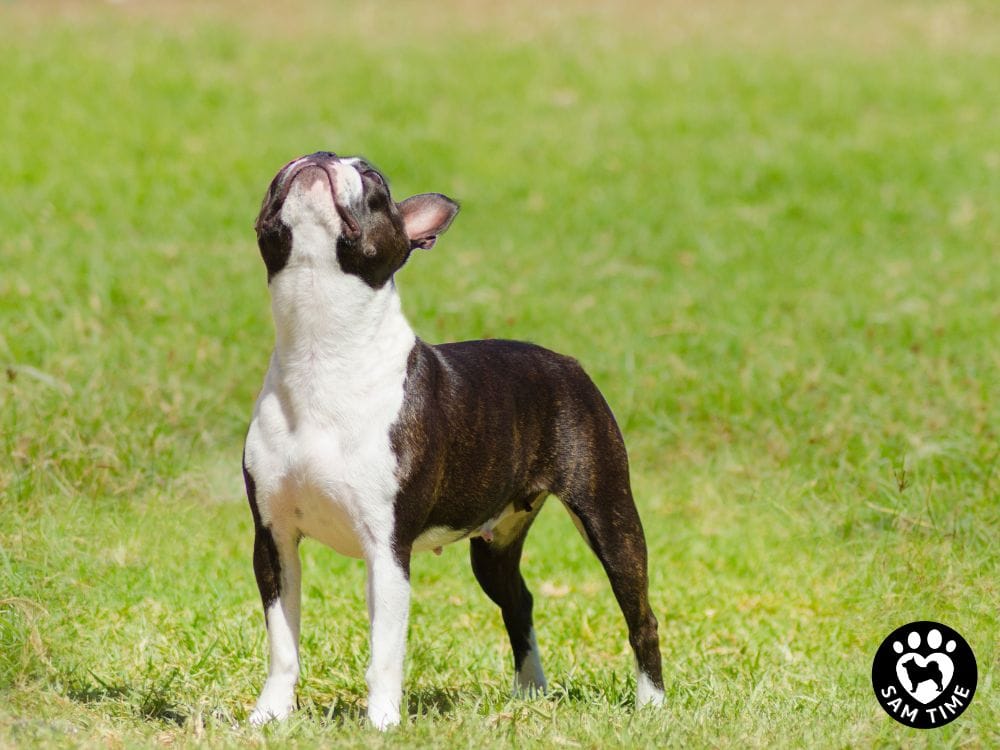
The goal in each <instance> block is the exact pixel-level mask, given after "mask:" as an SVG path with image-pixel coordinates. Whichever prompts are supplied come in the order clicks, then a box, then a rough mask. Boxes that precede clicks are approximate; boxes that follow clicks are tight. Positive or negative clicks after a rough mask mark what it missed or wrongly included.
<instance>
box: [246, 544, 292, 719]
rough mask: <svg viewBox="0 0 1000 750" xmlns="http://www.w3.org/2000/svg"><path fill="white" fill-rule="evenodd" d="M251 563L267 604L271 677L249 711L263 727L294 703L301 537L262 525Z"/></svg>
mask: <svg viewBox="0 0 1000 750" xmlns="http://www.w3.org/2000/svg"><path fill="white" fill-rule="evenodd" d="M253 565H254V572H255V573H256V576H257V585H258V587H259V588H260V595H261V599H262V600H263V603H264V620H265V623H266V624H267V643H268V651H269V652H270V653H269V657H270V658H269V659H268V672H267V681H266V682H265V683H264V688H263V689H262V690H261V691H260V697H259V698H258V699H257V705H256V707H255V708H254V710H253V713H251V714H250V723H251V724H254V725H256V726H260V725H261V724H264V723H266V722H268V721H271V720H272V719H284V718H285V717H287V716H288V715H289V714H290V713H291V712H292V710H294V708H295V684H296V683H297V682H298V680H299V607H300V600H301V578H302V575H301V564H300V562H299V550H298V540H297V538H296V537H295V535H293V534H291V533H279V532H277V531H276V530H274V529H269V528H266V527H264V526H258V527H257V532H256V538H255V540H254V552H253Z"/></svg>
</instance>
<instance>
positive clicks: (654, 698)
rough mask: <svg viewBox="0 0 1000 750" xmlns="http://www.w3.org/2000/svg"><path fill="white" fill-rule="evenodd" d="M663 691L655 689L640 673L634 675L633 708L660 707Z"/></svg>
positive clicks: (644, 675) (643, 674)
mask: <svg viewBox="0 0 1000 750" xmlns="http://www.w3.org/2000/svg"><path fill="white" fill-rule="evenodd" d="M662 705H663V690H662V689H661V688H658V687H656V685H654V684H653V681H652V680H651V679H649V677H647V676H646V674H645V673H644V672H642V671H640V672H639V674H638V675H636V681H635V707H636V708H642V707H643V706H662Z"/></svg>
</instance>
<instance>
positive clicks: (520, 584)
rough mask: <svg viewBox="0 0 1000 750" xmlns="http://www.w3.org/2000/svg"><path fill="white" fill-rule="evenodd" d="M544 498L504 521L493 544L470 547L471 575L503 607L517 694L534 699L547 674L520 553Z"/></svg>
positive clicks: (482, 542)
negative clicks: (539, 648)
mask: <svg viewBox="0 0 1000 750" xmlns="http://www.w3.org/2000/svg"><path fill="white" fill-rule="evenodd" d="M544 497H545V496H544V495H540V496H538V497H536V498H534V500H533V502H530V503H525V504H524V505H525V507H526V508H527V510H526V511H522V512H518V513H514V514H513V515H512V516H510V517H508V518H506V519H504V521H503V522H501V523H500V524H499V525H498V526H497V527H496V528H495V529H494V530H493V533H492V535H491V536H492V540H491V541H486V539H485V538H478V537H477V538H474V539H472V540H471V543H470V547H469V550H470V557H471V559H472V572H473V573H474V574H475V576H476V580H477V581H479V585H480V586H482V588H483V591H485V592H486V595H487V596H488V597H489V598H490V599H492V600H493V602H494V603H495V604H496V605H497V606H498V607H500V613H501V615H502V617H503V624H504V626H505V627H506V628H507V635H508V637H509V638H510V646H511V649H512V650H513V652H514V692H515V694H519V695H534V694H537V693H544V692H545V690H546V687H547V686H546V683H545V673H544V672H543V671H542V662H541V659H540V658H539V655H538V642H537V640H536V639H535V629H534V626H533V623H532V597H531V592H529V591H528V587H527V586H526V585H525V583H524V578H523V577H522V576H521V570H520V565H521V551H522V550H523V549H524V539H525V537H526V536H527V534H528V529H529V528H530V527H531V523H532V522H533V521H534V520H535V517H536V516H537V515H538V511H539V510H541V506H542V504H543V503H544Z"/></svg>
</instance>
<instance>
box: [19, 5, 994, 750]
mask: <svg viewBox="0 0 1000 750" xmlns="http://www.w3.org/2000/svg"><path fill="white" fill-rule="evenodd" d="M827 5H828V4H824V3H820V2H819V1H818V0H816V1H815V2H808V3H805V4H803V3H794V4H793V3H780V2H776V1H775V0H768V1H767V2H762V3H754V4H746V7H744V5H743V4H739V3H735V2H713V3H710V4H708V5H705V4H696V3H685V2H677V3H673V4H667V5H665V6H661V5H659V4H653V3H648V4H643V3H639V4H636V5H634V6H630V7H629V9H627V10H625V9H623V10H618V11H615V10H610V9H607V8H601V7H596V6H590V5H587V4H586V3H583V2H576V3H570V4H556V5H553V6H552V7H549V6H540V5H538V4H530V3H525V2H517V3H514V4H508V5H504V6H503V7H502V8H500V9H496V8H491V6H488V5H486V4H478V3H463V2H457V1H456V2H446V3H444V4H440V3H439V4H435V5H434V6H433V7H434V10H433V11H428V10H427V7H429V6H420V5H417V4H415V3H401V4H397V5H393V6H392V7H391V8H390V7H388V6H386V7H383V6H380V5H373V6H368V5H365V6H360V7H354V6H348V5H344V4H341V3H336V4H333V5H330V4H326V3H322V4H321V3H316V4H310V3H307V2H304V1H303V2H299V3H296V4H294V5H292V6H290V7H288V6H283V7H284V8H285V9H284V10H279V9H274V10H270V11H265V10H258V11H252V12H248V11H247V10H246V9H244V8H242V7H241V6H237V4H235V3H233V4H227V3H221V4H217V5H216V6H214V7H213V8H212V9H203V8H200V7H199V6H197V5H193V4H190V5H189V4H175V5H169V6H167V7H147V6H145V5H139V6H138V7H133V4H131V3H129V4H123V5H121V6H118V5H110V4H109V5H100V6H95V7H91V6H90V5H88V4H78V3H64V4H52V5H45V6H43V8H42V9H39V8H37V7H36V6H35V5H34V4H28V3H19V2H8V3H4V4H2V5H0V43H2V47H3V50H4V52H3V55H2V56H0V81H3V83H4V86H3V88H4V92H3V97H2V105H0V137H2V141H0V142H2V146H0V194H2V196H3V200H2V201H0V229H2V232H0V259H2V270H0V364H2V365H4V368H5V375H4V374H3V373H0V441H2V450H3V460H2V461H0V511H2V512H0V746H10V747H19V748H20V747H34V746H52V747H62V746H94V747H135V746H159V745H169V746H173V747H179V746H199V745H203V744H204V745H208V746H218V747H223V746H264V745H274V746H279V747H284V746H300V747H314V746H317V745H319V744H321V743H322V744H323V746H336V747H340V746H344V747H369V746H385V747H413V746H417V747H423V746H426V747H484V746H494V745H497V746H507V745H514V746H519V747H521V746H523V747H551V746H565V747H610V746H626V747H654V746H655V747H659V746H685V747H690V746H713V747H746V746H761V747H763V746H768V747H770V746H788V747H799V746H822V747H845V746H859V747H867V746H872V745H876V746H886V747H898V746H925V745H926V746H938V745H940V746H963V747H967V746H968V747H977V746H982V747H986V746H997V745H998V744H1000V733H998V729H997V727H998V726H1000V699H998V696H997V680H996V675H997V667H998V660H1000V650H998V630H1000V629H998V612H1000V545H998V538H1000V502H998V495H1000V477H998V471H997V469H998V462H1000V449H998V442H1000V441H998V438H1000V409H998V406H997V401H998V398H1000V333H998V331H1000V272H998V268H1000V209H998V207H1000V138H998V131H997V123H998V122H1000V78H998V77H997V75H996V70H998V69H1000V13H998V10H997V7H996V6H995V5H994V4H992V3H987V2H948V3H940V4H938V3H927V2H916V1H914V2H902V1H901V0H898V1H894V0H881V1H880V2H864V3H862V2H846V3H838V4H829V5H833V6H835V7H827ZM320 148H326V149H334V150H336V151H338V152H341V153H363V154H365V155H366V156H368V157H369V158H371V159H372V160H373V161H374V162H375V163H377V164H378V165H380V166H381V167H382V168H383V169H384V170H385V171H386V172H387V174H388V175H389V176H390V178H392V180H393V188H394V191H395V193H396V194H397V196H403V195H406V194H409V193H412V192H419V191H425V190H438V191H441V192H445V193H448V194H449V195H452V196H454V197H456V198H458V199H460V200H461V201H462V202H463V212H462V214H461V215H460V216H459V218H458V220H457V221H456V223H455V225H454V227H453V228H452V230H451V231H450V232H449V234H448V235H447V236H446V237H445V238H444V239H442V241H441V242H440V243H439V244H438V246H437V247H436V248H435V249H434V250H433V251H431V252H428V253H420V254H418V255H417V256H416V257H414V258H413V260H412V262H411V264H410V265H409V266H408V267H407V268H405V269H404V270H403V271H402V272H401V273H400V275H399V277H398V282H399V284H400V288H401V292H402V296H403V301H404V305H405V307H406V310H407V312H408V314H409V316H410V319H411V322H412V323H413V325H414V327H415V328H416V330H417V331H418V333H420V334H421V335H422V336H423V337H424V338H425V339H427V340H430V341H434V342H437V341H444V340H457V339H462V338H473V337H483V336H496V337H512V338H523V339H530V340H533V341H535V342H538V343H541V344H543V345H546V346H549V347H551V348H555V349H558V350H561V351H565V352H567V353H571V354H573V355H575V356H577V357H578V358H579V359H580V360H581V361H582V362H583V363H584V364H585V366H586V367H587V368H588V370H589V371H590V372H591V374H592V375H593V376H594V378H595V380H596V381H597V382H598V384H599V385H600V386H601V388H602V389H603V390H604V392H605V394H606V395H607V398H608V400H609V402H610V403H611V404H612V407H613V408H614V409H615V411H616V414H617V415H618V417H619V421H620V423H621V425H622V427H623V430H624V432H625V435H626V440H627V442H628V444H629V447H630V452H631V457H632V465H633V483H634V487H635V491H636V495H637V498H638V502H639V505H640V511H641V513H642V515H643V519H644V523H645V526H646V532H647V536H648V541H649V544H650V551H651V567H652V569H651V578H652V599H653V604H654V608H655V610H656V612H657V613H658V615H659V617H660V623H661V625H660V632H661V638H662V651H663V656H664V665H665V670H666V675H667V705H666V706H665V708H664V709H663V710H662V711H659V712H657V711H641V712H638V713H636V712H634V711H633V710H632V709H631V707H630V704H631V701H632V698H633V692H634V684H633V678H632V664H631V656H630V653H629V650H628V646H627V642H626V637H625V629H624V624H623V622H622V619H621V616H620V613H619V612H618V610H617V608H616V606H615V603H614V600H613V597H612V596H611V593H610V590H609V588H608V586H607V583H606V580H605V579H604V577H603V574H602V572H601V570H600V568H599V566H598V564H597V562H596V561H595V560H594V559H593V558H592V556H591V555H590V553H589V551H588V550H587V549H586V547H585V546H584V544H583V543H582V541H580V540H579V539H578V538H577V537H576V535H575V533H574V532H573V531H572V524H571V523H570V521H569V519H568V518H566V517H565V514H563V513H561V512H560V511H559V510H558V508H557V507H556V506H555V505H552V506H550V509H549V510H546V511H545V512H544V513H543V514H542V516H541V518H540V519H539V522H538V523H537V524H536V526H535V528H534V530H533V532H532V535H531V537H529V541H528V545H527V550H526V554H525V563H524V569H525V573H526V578H527V579H528V583H529V586H531V588H532V589H533V591H534V592H535V594H536V625H537V629H538V633H539V641H540V645H541V649H542V657H543V663H544V664H545V667H546V671H547V673H548V676H549V678H550V681H551V682H552V683H553V690H552V693H551V695H550V696H549V697H547V698H546V699H542V700H536V701H514V700H510V699H509V697H508V686H509V684H510V681H511V667H510V664H509V661H510V657H509V653H508V651H509V647H508V646H507V644H506V636H505V634H504V632H503V628H502V624H501V622H500V618H499V614H498V612H497V611H496V610H495V608H494V607H493V605H492V604H490V603H489V602H488V600H487V599H486V598H485V596H484V595H482V594H481V592H480V591H479V590H478V587H477V586H476V583H475V581H474V579H473V577H472V575H471V572H470V571H469V569H468V563H467V553H466V551H465V550H464V548H463V545H456V546H454V547H451V548H448V549H446V550H445V553H444V555H443V556H442V557H440V558H437V557H434V556H431V555H422V556H419V557H417V558H416V559H415V560H414V565H413V581H414V600H413V612H412V617H411V628H410V641H409V644H410V645H409V653H408V661H407V679H406V688H407V701H408V708H409V711H408V718H407V719H405V720H404V725H403V726H402V727H401V728H399V729H398V730H396V731H394V732H391V733H389V734H388V735H385V736H380V735H377V734H376V733H375V732H373V731H372V730H370V729H368V728H366V727H365V726H364V723H363V721H362V718H363V715H364V705H365V696H364V667H365V663H366V660H367V642H366V639H367V623H366V618H365V607H364V600H363V577H364V570H363V567H362V566H361V564H360V563H358V562H356V561H350V560H346V559H343V558H340V557H338V556H337V555H336V554H334V553H332V552H330V551H328V550H326V549H323V548H320V547H319V546H318V545H314V544H306V545H304V547H303V558H304V574H305V578H304V587H303V589H304V592H303V593H304V628H303V631H304V632H303V672H304V673H303V680H302V683H301V688H300V703H301V711H300V712H298V713H297V714H296V715H295V716H294V718H293V719H291V720H290V721H289V722H287V723H286V724H285V725H282V726H269V727H267V728H265V729H264V730H263V731H257V730H252V729H249V728H247V727H246V726H245V725H244V723H243V722H244V720H245V718H246V715H247V712H248V709H249V708H250V707H251V706H252V703H253V700H254V699H255V697H256V693H257V690H258V689H259V687H260V685H261V684H262V681H263V676H264V673H265V664H264V641H263V637H264V629H263V622H262V617H261V613H260V611H259V601H258V598H257V592H256V588H255V585H254V582H253V574H252V570H251V564H250V548H251V537H252V529H251V520H250V514H249V512H248V510H247V508H246V505H245V501H244V500H243V499H242V489H241V485H240V482H241V478H240V463H239V462H240V448H241V442H242V438H243V433H244V430H245V427H246V424H247V420H248V417H249V413H250V408H251V405H252V403H253V399H254V396H255V393H256V389H257V388H258V387H259V385H260V382H261V380H262V377H263V373H264V370H265V367H266V361H267V356H268V353H269V349H270V345H271V336H272V333H271V328H270V321H269V309H268V301H267V297H266V291H265V277H264V270H263V266H262V264H261V262H260V260H259V257H258V256H257V251H256V247H255V244H254V238H253V234H252V230H251V223H252V221H253V218H254V216H255V214H256V209H257V207H258V205H259V201H260V198H261V196H262V195H263V192H264V189H265V188H266V186H267V183H268V180H269V179H270V178H271V176H272V175H273V173H274V172H275V170H276V169H277V168H278V167H279V166H280V165H281V164H282V163H284V162H285V161H287V160H288V159H290V158H292V157H294V156H297V155H299V154H302V153H306V152H310V151H313V150H317V149H320ZM916 619H937V620H941V621H943V622H945V623H947V624H950V625H951V626H952V627H954V628H956V629H957V630H959V632H961V633H962V634H963V635H964V636H965V637H966V638H967V640H969V641H970V643H971V644H972V646H973V649H974V650H975V652H976V655H977V658H978V662H979V670H980V673H979V689H978V692H977V695H976V698H975V701H974V703H973V704H972V706H971V707H970V708H969V710H968V711H967V712H966V713H965V714H964V715H963V716H962V717H961V718H960V719H958V720H957V721H955V722H954V723H952V724H951V725H949V726H948V727H946V728H943V729H940V730H935V731H932V732H918V731H917V730H909V729H906V728H904V727H902V726H901V725H897V724H895V723H894V722H893V721H892V720H890V719H889V718H888V717H887V716H886V715H884V714H883V713H882V711H881V709H879V707H878V706H877V705H876V702H875V700H874V695H873V693H872V691H871V685H870V679H869V674H870V667H871V659H872V656H873V655H874V652H875V649H876V648H877V646H878V644H879V643H880V642H881V640H882V638H883V637H885V636H886V635H887V634H888V633H889V632H890V631H891V630H892V629H894V628H895V627H897V626H898V625H900V624H902V623H905V622H908V621H911V620H916Z"/></svg>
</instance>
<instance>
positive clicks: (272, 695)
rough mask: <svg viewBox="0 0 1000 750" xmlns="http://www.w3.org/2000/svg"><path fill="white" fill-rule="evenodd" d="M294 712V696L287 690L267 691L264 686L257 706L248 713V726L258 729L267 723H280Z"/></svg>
mask: <svg viewBox="0 0 1000 750" xmlns="http://www.w3.org/2000/svg"><path fill="white" fill-rule="evenodd" d="M294 710H295V694H294V692H289V691H287V690H273V689H269V688H268V687H267V685H265V686H264V690H263V692H262V693H261V694H260V698H258V699H257V705H256V706H255V707H254V710H253V711H252V712H251V713H250V724H251V725H253V726H255V727H259V726H263V725H264V724H267V723H268V722H269V721H282V720H283V719H287V718H288V715H289V714H290V713H292V711H294Z"/></svg>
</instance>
